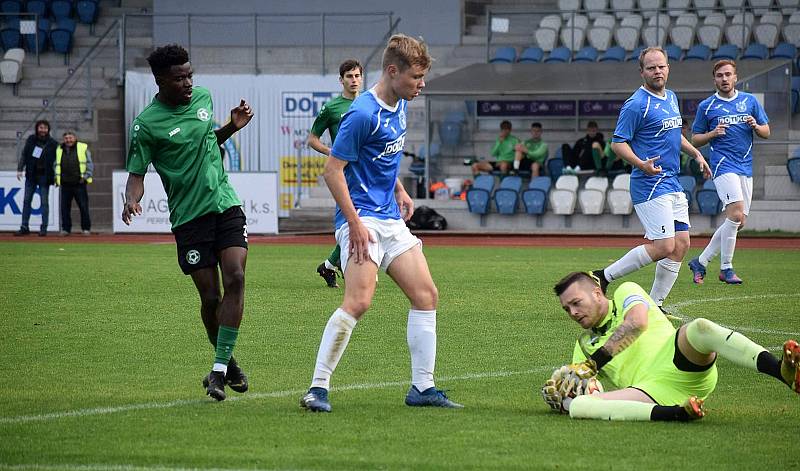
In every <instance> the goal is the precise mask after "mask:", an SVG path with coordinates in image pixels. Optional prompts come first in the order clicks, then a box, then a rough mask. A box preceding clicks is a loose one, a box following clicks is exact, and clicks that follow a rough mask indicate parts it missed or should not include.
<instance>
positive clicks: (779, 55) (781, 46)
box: [770, 43, 797, 61]
mask: <svg viewBox="0 0 800 471" xmlns="http://www.w3.org/2000/svg"><path fill="white" fill-rule="evenodd" d="M795 57H797V47H796V46H795V45H794V44H789V43H778V45H777V46H775V49H773V50H772V55H771V56H770V59H789V60H792V61H793V60H794V58H795Z"/></svg>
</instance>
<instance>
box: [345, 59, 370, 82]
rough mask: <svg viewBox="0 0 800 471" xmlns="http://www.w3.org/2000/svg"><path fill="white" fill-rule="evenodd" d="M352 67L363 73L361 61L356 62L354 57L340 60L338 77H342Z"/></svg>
mask: <svg viewBox="0 0 800 471" xmlns="http://www.w3.org/2000/svg"><path fill="white" fill-rule="evenodd" d="M353 69H358V71H359V72H361V73H364V68H363V67H361V62H358V61H357V60H355V59H347V60H346V61H344V62H342V65H340V66H339V77H342V78H344V74H346V73H347V72H350V71H351V70H353Z"/></svg>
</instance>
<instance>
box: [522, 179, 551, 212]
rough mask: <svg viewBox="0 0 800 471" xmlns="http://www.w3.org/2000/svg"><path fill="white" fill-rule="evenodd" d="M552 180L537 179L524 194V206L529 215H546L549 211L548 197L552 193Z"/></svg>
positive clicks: (533, 180)
mask: <svg viewBox="0 0 800 471" xmlns="http://www.w3.org/2000/svg"><path fill="white" fill-rule="evenodd" d="M551 183H552V182H551V180H550V179H549V178H547V177H536V178H534V179H532V180H531V182H530V183H529V184H528V189H527V190H525V191H523V192H522V204H523V205H524V206H525V212H526V213H528V214H544V212H545V211H546V210H547V195H548V194H549V193H550V185H551Z"/></svg>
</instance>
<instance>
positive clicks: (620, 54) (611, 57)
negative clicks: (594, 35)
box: [597, 46, 625, 62]
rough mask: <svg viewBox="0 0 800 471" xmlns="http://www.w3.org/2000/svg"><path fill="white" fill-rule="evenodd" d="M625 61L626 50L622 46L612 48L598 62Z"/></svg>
mask: <svg viewBox="0 0 800 471" xmlns="http://www.w3.org/2000/svg"><path fill="white" fill-rule="evenodd" d="M624 60H625V49H623V48H622V46H612V47H610V48H608V50H607V51H606V52H604V53H602V54H600V57H599V58H598V59H597V61H598V62H623V61H624Z"/></svg>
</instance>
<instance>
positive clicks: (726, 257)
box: [689, 59, 770, 285]
mask: <svg viewBox="0 0 800 471" xmlns="http://www.w3.org/2000/svg"><path fill="white" fill-rule="evenodd" d="M712 74H713V76H714V86H715V87H716V89H717V92H716V93H714V94H713V95H711V96H710V97H708V98H706V99H705V100H703V101H702V102H700V105H699V106H698V108H697V117H696V118H695V119H694V125H693V126H692V133H693V135H692V143H693V144H694V145H696V146H697V147H702V146H704V145H706V144H710V148H711V159H710V160H711V173H712V176H713V178H714V186H715V187H716V188H717V195H719V199H720V200H722V203H723V204H724V205H725V209H724V210H725V221H724V222H723V223H722V224H721V225H720V226H719V227H718V228H717V230H716V231H715V232H714V236H713V237H711V241H709V243H708V245H707V246H706V248H705V249H704V250H703V253H701V254H700V256H699V257H697V258H694V259H692V260H691V261H690V262H689V268H690V269H691V270H692V275H693V279H694V282H695V283H697V284H702V283H703V279H704V278H705V276H706V267H707V266H708V263H709V262H710V261H711V259H712V258H714V257H715V256H716V255H717V254H718V253H719V254H720V265H719V280H720V281H724V282H725V283H728V284H733V285H738V284H741V283H742V279H741V278H739V277H738V276H737V275H736V272H735V271H733V252H734V250H735V249H736V234H737V233H738V231H739V230H741V228H742V227H744V223H745V220H746V219H747V215H748V214H749V213H750V201H751V199H752V197H753V134H754V133H755V135H757V136H758V137H760V138H762V139H768V138H769V134H770V129H769V119H768V118H767V113H766V112H765V111H764V107H762V106H761V103H759V102H758V100H756V98H755V97H754V96H753V95H751V94H749V93H746V92H743V91H740V90H736V81H737V80H738V78H737V77H736V63H735V62H734V61H732V60H728V59H725V60H721V61H718V62H717V63H716V64H714V70H713V72H712Z"/></svg>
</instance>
